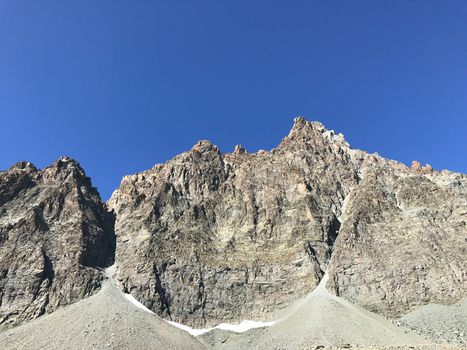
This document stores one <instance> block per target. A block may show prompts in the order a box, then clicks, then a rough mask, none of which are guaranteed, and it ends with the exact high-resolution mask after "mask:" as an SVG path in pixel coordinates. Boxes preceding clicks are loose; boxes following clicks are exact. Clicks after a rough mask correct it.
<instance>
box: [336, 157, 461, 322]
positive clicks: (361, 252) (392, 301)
mask: <svg viewBox="0 0 467 350" xmlns="http://www.w3.org/2000/svg"><path fill="white" fill-rule="evenodd" d="M362 168H363V170H362V173H363V176H362V181H361V182H360V183H359V185H358V186H357V187H356V188H354V189H353V190H352V192H351V193H350V195H349V196H348V198H347V199H346V206H345V210H344V214H343V216H342V218H341V220H342V224H341V227H340V231H339V236H338V238H337V240H336V242H335V245H334V253H333V257H332V261H331V264H330V270H329V273H330V276H331V279H330V283H329V287H330V288H331V289H333V290H334V292H335V293H336V294H337V295H339V296H342V297H344V298H346V299H347V300H350V301H351V302H353V303H357V304H358V305H361V306H363V307H365V308H366V309H368V310H371V311H374V312H377V313H381V314H383V315H386V316H389V317H398V316H401V315H403V314H405V313H407V312H409V311H410V310H412V309H413V308H414V307H416V306H419V305H424V304H427V303H441V304H450V303H454V302H456V301H459V300H461V299H463V298H465V297H466V295H467V285H466V278H467V261H466V260H467V245H466V241H465V239H466V237H467V227H466V222H467V176H465V175H462V174H455V173H447V172H446V173H437V172H434V173H430V174H414V173H413V172H412V171H411V170H409V171H406V170H394V168H393V167H391V166H388V165H387V164H385V163H384V162H379V163H378V165H376V164H372V166H367V165H366V164H363V167H362Z"/></svg>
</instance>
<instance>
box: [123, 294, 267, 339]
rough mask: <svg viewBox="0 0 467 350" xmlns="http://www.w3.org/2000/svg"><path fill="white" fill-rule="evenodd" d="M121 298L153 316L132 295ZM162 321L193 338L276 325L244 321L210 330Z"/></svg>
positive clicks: (220, 325)
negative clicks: (213, 331) (220, 332)
mask: <svg viewBox="0 0 467 350" xmlns="http://www.w3.org/2000/svg"><path fill="white" fill-rule="evenodd" d="M123 296H124V297H125V299H127V300H128V301H129V302H131V303H132V304H133V305H135V306H136V307H138V308H139V309H141V310H144V311H146V312H149V313H150V314H153V315H155V313H154V312H152V311H151V310H149V309H148V308H147V307H146V306H144V305H143V304H141V303H140V302H139V301H138V300H136V299H135V297H134V296H133V295H131V294H126V293H123ZM164 321H165V322H167V323H168V324H170V325H172V326H174V327H177V328H180V329H181V330H184V331H185V332H188V333H190V334H191V335H192V336H194V337H197V336H198V335H201V334H204V333H207V332H209V331H212V330H214V329H220V330H222V331H229V332H235V333H243V332H246V331H249V330H250V329H254V328H263V327H271V326H272V325H273V324H274V323H276V321H270V322H261V321H250V320H244V321H242V322H240V323H239V324H231V323H221V324H218V325H217V326H215V327H211V328H191V327H189V326H186V325H184V324H181V323H177V322H174V321H167V320H164Z"/></svg>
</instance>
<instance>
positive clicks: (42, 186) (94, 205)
mask: <svg viewBox="0 0 467 350" xmlns="http://www.w3.org/2000/svg"><path fill="white" fill-rule="evenodd" d="M113 221H114V218H113V215H111V214H110V213H109V212H108V211H107V210H106V208H105V204H104V203H102V201H101V199H100V197H99V194H98V193H97V191H96V189H95V188H93V187H92V185H91V181H90V180H89V178H87V177H86V175H85V173H84V171H83V169H82V168H81V167H80V166H79V164H78V163H76V162H75V161H74V160H72V159H70V158H67V157H63V158H61V159H59V160H57V161H56V162H55V163H54V164H53V165H51V166H49V167H47V168H45V169H43V170H37V169H36V168H35V167H34V166H33V165H32V164H31V163H27V162H21V163H18V164H16V165H14V166H12V167H11V168H10V169H9V170H7V171H3V172H0V328H7V327H10V326H12V325H16V324H19V323H22V322H23V321H26V320H30V319H34V318H36V317H38V316H41V315H42V314H44V313H50V312H52V311H54V310H55V309H57V307H59V306H60V305H66V304H70V303H73V302H75V301H77V300H79V299H82V298H84V297H86V296H88V295H91V294H92V293H93V292H94V291H95V290H96V289H98V288H99V286H100V281H101V279H102V276H101V273H100V272H99V270H98V268H99V267H105V266H108V265H110V264H112V262H113V260H114V251H115V235H114V232H113Z"/></svg>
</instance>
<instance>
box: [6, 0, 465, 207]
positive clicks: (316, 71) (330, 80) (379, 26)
mask: <svg viewBox="0 0 467 350" xmlns="http://www.w3.org/2000/svg"><path fill="white" fill-rule="evenodd" d="M296 115H303V116H305V117H306V118H307V119H308V120H320V121H321V122H323V123H324V124H325V125H326V126H327V127H328V128H329V129H335V130H336V131H338V132H342V133H344V135H345V136H346V138H347V140H348V141H349V142H350V143H351V145H352V146H353V147H355V148H361V149H365V150H368V151H370V152H375V151H377V152H379V153H380V154H382V155H383V156H386V157H390V158H393V159H397V160H400V161H403V162H405V163H410V162H411V161H412V160H413V159H417V160H419V161H421V162H423V163H426V162H428V163H430V164H432V165H433V167H434V168H435V169H442V168H449V169H452V170H456V171H460V172H467V1H465V0H446V1H440V0H436V1H429V0H420V1H408V0H404V1H402V0H401V1H397V0H391V1H373V0H371V1H357V0H356V1H310V0H308V1H272V0H267V1H254V0H249V1H244V0H235V1H222V0H212V1H203V0H190V1H183V0H177V1H172V0H170V1H169V0H166V1H156V0H154V1H117V0H106V1H104V0H92V1H65V0H57V1H47V0H41V1H39V0H30V1H22V0H11V1H8V0H0V152H1V153H0V169H6V168H8V167H9V166H10V165H12V164H13V163H16V162H17V161H20V160H29V161H31V162H33V163H35V164H36V165H37V166H39V167H44V166H46V165H48V164H50V163H51V162H52V161H53V160H54V159H56V158H58V157H60V156H62V155H69V156H71V157H73V158H75V159H77V160H78V161H79V162H80V163H81V164H82V165H83V167H84V168H85V170H86V172H87V174H88V175H89V176H91V177H92V179H93V183H94V185H95V186H97V187H98V189H99V191H100V192H101V194H102V196H103V197H104V198H105V199H107V198H108V197H109V196H110V194H111V192H112V191H113V190H114V189H115V188H116V187H117V186H118V185H119V183H120V180H121V177H122V176H123V175H125V174H130V173H135V172H137V171H141V170H144V169H147V168H150V167H151V166H153V165H154V164H155V163H159V162H163V161H166V160H168V159H170V158H171V157H173V156H174V155H176V154H178V153H180V152H182V151H184V150H187V149H189V148H191V146H192V145H193V144H194V143H195V142H196V141H197V140H199V139H209V140H211V141H212V142H214V143H215V144H217V145H218V146H219V147H220V148H221V150H222V151H223V152H229V151H231V150H233V148H234V145H235V144H243V145H244V146H245V147H246V148H247V149H248V150H249V151H256V150H258V149H260V148H264V149H270V148H272V147H274V146H276V145H277V144H278V143H279V141H280V140H281V138H282V137H284V136H286V134H287V133H288V131H289V129H290V128H291V126H292V120H293V117H294V116H296Z"/></svg>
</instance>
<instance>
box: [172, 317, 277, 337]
mask: <svg viewBox="0 0 467 350" xmlns="http://www.w3.org/2000/svg"><path fill="white" fill-rule="evenodd" d="M166 322H167V323H169V324H171V325H172V326H175V327H177V328H180V329H182V330H184V331H185V332H188V333H190V334H191V335H192V336H194V337H197V336H198V335H201V334H204V333H207V332H210V331H212V330H214V329H220V330H222V331H229V332H234V333H243V332H246V331H249V330H250V329H254V328H263V327H271V326H272V325H273V324H274V323H276V321H270V322H261V321H250V320H244V321H242V322H240V323H239V324H231V323H221V324H218V325H217V326H215V327H211V328H191V327H188V326H185V325H183V324H181V323H177V322H173V321H166Z"/></svg>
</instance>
